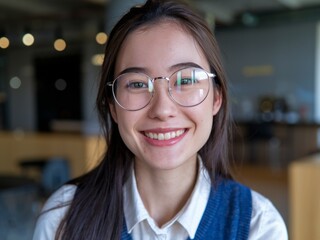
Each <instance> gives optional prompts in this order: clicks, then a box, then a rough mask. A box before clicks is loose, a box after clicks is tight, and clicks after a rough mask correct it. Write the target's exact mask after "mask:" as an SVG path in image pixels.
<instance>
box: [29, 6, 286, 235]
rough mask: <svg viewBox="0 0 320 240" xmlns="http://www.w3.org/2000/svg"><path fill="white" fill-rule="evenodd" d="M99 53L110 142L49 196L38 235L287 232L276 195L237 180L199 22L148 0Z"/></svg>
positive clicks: (221, 80)
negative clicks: (272, 198) (96, 160)
mask: <svg viewBox="0 0 320 240" xmlns="http://www.w3.org/2000/svg"><path fill="white" fill-rule="evenodd" d="M105 53H106V57H105V61H104V64H103V69H102V70H103V72H102V78H101V83H100V88H99V93H98V97H97V106H98V110H99V114H100V117H101V122H102V126H103V129H104V136H105V139H106V143H107V146H108V150H107V151H106V153H105V155H104V158H103V159H102V161H101V163H100V164H99V165H98V166H97V167H96V168H95V169H94V170H92V171H90V172H89V173H87V174H86V175H84V176H82V177H80V178H78V179H75V180H73V181H71V182H70V183H69V184H67V185H65V186H63V187H62V188H61V189H59V190H58V191H57V192H56V193H55V194H53V196H52V197H51V198H50V199H49V200H48V202H47V203H46V205H45V207H44V212H43V213H42V215H41V216H40V218H39V220H38V223H37V227H36V230H35V234H34V239H68V240H70V239H77V240H79V239H174V240H179V239H248V238H249V239H268V240H270V239H287V232H286V228H285V225H284V223H283V221H282V219H281V217H280V215H279V214H278V212H277V211H276V209H275V208H274V207H273V206H272V204H271V203H270V202H269V201H268V200H267V199H265V198H264V197H262V196H261V195H259V194H258V193H256V192H254V191H252V190H250V189H248V188H246V187H245V186H242V185H240V184H238V183H236V182H234V181H233V180H232V176H231V174H230V167H229V165H230V164H229V158H228V144H229V142H228V130H229V128H230V125H229V122H230V119H229V109H228V98H227V86H226V80H225V76H224V73H223V68H222V65H221V62H220V57H219V50H218V46H217V43H216V41H215V39H214V37H213V34H212V33H211V31H210V30H209V28H208V27H207V25H206V24H205V22H204V21H203V20H202V19H201V18H200V17H199V16H198V15H196V14H195V13H194V12H193V11H192V10H190V8H188V7H187V6H185V5H183V4H179V3H177V2H174V1H163V0H162V1H161V0H149V1H147V2H146V4H145V5H143V6H140V7H133V8H132V9H131V10H130V11H129V12H128V13H127V14H126V15H125V16H124V17H123V18H122V19H121V20H120V21H119V22H118V23H117V25H116V26H115V27H114V29H113V30H112V32H111V34H110V36H109V39H108V43H107V46H106V51H105Z"/></svg>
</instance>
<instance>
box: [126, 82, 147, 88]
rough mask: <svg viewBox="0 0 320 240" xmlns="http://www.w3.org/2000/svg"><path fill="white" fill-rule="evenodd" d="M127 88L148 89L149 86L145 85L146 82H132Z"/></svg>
mask: <svg viewBox="0 0 320 240" xmlns="http://www.w3.org/2000/svg"><path fill="white" fill-rule="evenodd" d="M127 88H130V89H141V88H148V84H147V83H145V82H135V81H131V82H128V84H127Z"/></svg>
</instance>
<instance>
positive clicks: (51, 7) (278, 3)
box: [0, 0, 320, 37]
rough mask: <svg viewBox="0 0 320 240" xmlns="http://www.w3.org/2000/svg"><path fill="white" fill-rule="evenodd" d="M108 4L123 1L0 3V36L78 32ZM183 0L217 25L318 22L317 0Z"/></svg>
mask: <svg viewBox="0 0 320 240" xmlns="http://www.w3.org/2000/svg"><path fill="white" fill-rule="evenodd" d="M111 1H125V0H0V34H1V33H2V32H7V33H8V32H10V31H11V32H13V33H11V35H13V36H14V35H17V34H16V32H17V31H20V32H21V30H22V29H25V28H26V27H28V28H33V29H37V28H39V29H42V30H41V31H43V29H49V30H50V31H51V32H52V29H54V28H56V26H57V25H63V26H64V27H65V28H67V31H68V32H69V33H71V32H72V31H79V30H80V29H81V27H80V26H81V23H84V22H87V21H89V20H90V21H97V22H103V21H104V19H105V17H106V7H108V5H109V4H110V2H111ZM126 1H129V2H139V1H140V2H141V1H143V0H126ZM186 1H188V2H189V3H190V4H192V5H194V6H195V7H196V8H197V9H199V10H200V11H201V12H203V13H204V14H205V15H206V16H207V19H208V21H209V22H211V23H212V24H213V25H217V26H232V25H235V24H237V23H239V22H241V24H247V25H250V24H252V23H255V20H256V19H257V17H256V16H264V17H265V16H272V17H274V16H275V15H274V14H275V13H276V14H278V15H277V17H278V18H279V14H281V17H280V18H282V19H283V18H284V17H283V16H288V13H289V14H291V13H297V12H300V13H301V12H304V16H305V15H311V14H312V15H313V16H316V17H317V18H319V19H320V0H186ZM315 9H316V12H315ZM272 14H273V15H272ZM290 16H292V14H291V15H290ZM296 16H297V14H295V17H296ZM299 16H301V14H300V15H299ZM269 19H270V17H269ZM68 25H69V26H70V27H69V29H68ZM70 29H71V30H70ZM14 31H16V32H14ZM9 34H10V33H9ZM0 37H1V36H0Z"/></svg>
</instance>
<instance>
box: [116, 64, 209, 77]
mask: <svg viewBox="0 0 320 240" xmlns="http://www.w3.org/2000/svg"><path fill="white" fill-rule="evenodd" d="M187 67H195V68H201V69H203V67H201V66H200V65H198V64H196V63H194V62H182V63H177V64H174V65H172V66H170V67H169V70H170V71H174V70H179V69H182V68H187ZM130 72H133V73H141V72H142V73H145V74H147V72H148V71H147V69H146V68H143V67H129V68H126V69H124V70H122V71H121V72H120V73H119V74H118V76H119V75H121V74H124V73H130Z"/></svg>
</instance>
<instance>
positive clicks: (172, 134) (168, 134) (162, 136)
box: [144, 129, 185, 141]
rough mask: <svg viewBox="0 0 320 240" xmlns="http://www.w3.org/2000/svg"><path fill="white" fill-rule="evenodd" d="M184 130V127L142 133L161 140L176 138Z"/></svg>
mask: <svg viewBox="0 0 320 240" xmlns="http://www.w3.org/2000/svg"><path fill="white" fill-rule="evenodd" d="M184 132H185V129H181V130H177V131H171V132H166V133H152V132H145V133H144V135H145V136H147V137H148V138H151V139H155V140H159V141H163V140H170V139H173V138H177V137H179V136H181V135H182V134H183V133H184Z"/></svg>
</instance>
